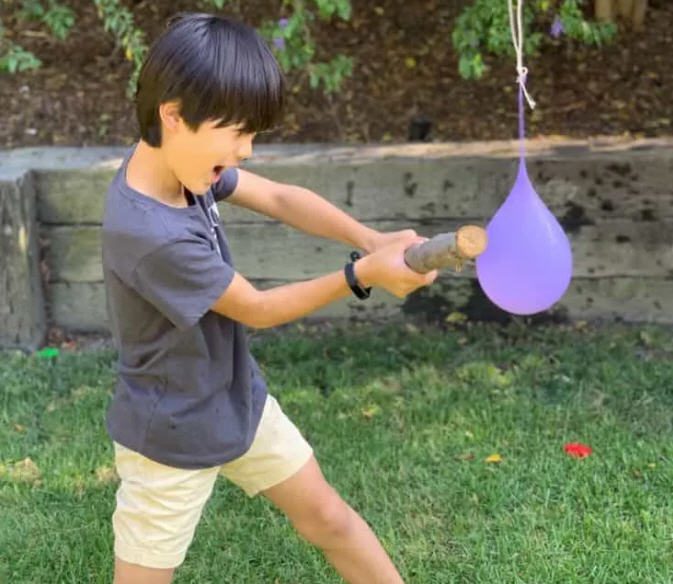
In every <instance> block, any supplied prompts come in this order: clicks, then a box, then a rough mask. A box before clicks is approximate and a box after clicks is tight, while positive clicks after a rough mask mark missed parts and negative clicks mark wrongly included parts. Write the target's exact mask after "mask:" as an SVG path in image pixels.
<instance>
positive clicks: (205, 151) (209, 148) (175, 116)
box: [159, 104, 255, 195]
mask: <svg viewBox="0 0 673 584" xmlns="http://www.w3.org/2000/svg"><path fill="white" fill-rule="evenodd" d="M162 108H163V109H164V111H162ZM159 111H160V116H161V119H162V121H163V127H162V130H163V133H162V145H161V149H162V151H163V152H164V156H165V159H166V163H167V165H168V166H169V167H170V168H171V169H172V171H173V173H174V174H175V177H176V178H177V179H178V181H180V183H181V184H183V185H184V186H185V187H186V188H188V189H189V190H190V191H191V192H192V193H194V194H199V195H202V194H204V193H205V192H206V191H207V190H208V189H209V188H210V186H211V185H212V184H213V183H215V182H217V180H218V179H219V175H220V173H221V172H222V171H223V170H224V169H225V168H227V167H231V166H238V165H239V163H240V162H241V161H242V160H245V159H246V158H249V157H250V156H251V155H252V141H253V139H254V137H255V134H249V133H243V132H241V129H240V125H238V124H237V125H231V126H225V127H222V128H217V127H215V126H216V125H217V122H218V120H208V121H205V122H203V123H202V124H201V125H200V126H199V128H198V129H197V130H196V132H195V131H193V130H191V129H190V128H189V127H187V125H186V124H185V122H184V120H183V119H182V117H181V116H180V115H179V109H178V108H177V107H172V106H171V104H162V105H161V106H160V107H159Z"/></svg>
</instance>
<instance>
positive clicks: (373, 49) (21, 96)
mask: <svg viewBox="0 0 673 584" xmlns="http://www.w3.org/2000/svg"><path fill="white" fill-rule="evenodd" d="M71 4H72V3H71ZM125 4H127V5H128V6H130V7H131V6H132V7H133V11H134V14H135V19H136V22H137V23H138V24H139V25H140V26H141V28H142V29H143V30H144V31H146V33H147V38H148V40H151V39H152V38H154V36H155V35H156V34H157V33H158V31H159V30H161V28H162V27H163V26H164V22H165V20H166V18H167V17H168V16H170V15H171V14H174V13H175V12H177V11H180V10H194V9H198V3H197V2H195V1H194V0H191V1H185V0H178V1H176V2H168V1H166V0H161V1H157V0H154V1H151V0H143V1H141V2H126V3H125ZM279 4H280V2H279V0H274V1H271V0H249V1H247V2H240V1H236V0H232V1H230V2H229V3H228V4H227V5H226V6H228V13H229V14H233V15H234V16H239V17H240V18H242V19H244V20H246V21H247V22H249V23H251V24H253V25H255V24H258V23H260V22H261V21H262V20H264V19H266V18H273V17H274V16H275V17H277V16H278V14H279V12H278V6H279ZM464 4H465V0H415V1H409V0H375V1H372V2H364V1H362V0H354V1H353V7H354V11H353V18H352V20H351V21H350V22H347V23H345V22H334V23H330V24H324V25H323V26H322V28H321V29H320V30H319V31H318V32H317V34H316V37H317V42H318V45H319V47H320V53H321V56H325V57H329V56H331V55H335V54H339V53H342V54H346V55H349V56H352V57H353V58H354V60H355V67H354V75H353V77H352V78H350V79H348V80H347V81H346V83H345V85H344V87H343V90H342V91H341V92H340V93H338V94H336V95H334V96H332V97H329V96H326V95H324V94H323V93H320V92H317V91H313V90H311V89H310V88H309V87H308V82H307V80H306V79H305V77H304V76H302V75H300V74H291V75H290V76H289V78H288V79H289V87H290V91H289V96H288V97H289V100H288V107H287V110H286V114H285V119H284V124H283V126H282V128H281V129H279V130H278V131H276V132H274V133H272V134H269V135H265V136H262V137H260V139H259V141H262V142H265V141H268V142H280V141H282V142H328V141H329V142H339V143H359V142H404V141H407V140H408V139H409V128H410V123H411V121H412V120H413V119H414V118H425V119H428V120H430V122H431V123H432V130H431V133H430V134H429V136H428V139H429V140H433V141H443V140H449V141H453V140H457V141H464V140H489V139H503V138H505V139H506V138H510V137H513V136H514V135H515V133H516V93H515V91H516V85H515V83H514V81H515V76H516V74H515V70H514V62H513V60H508V59H503V60H498V61H490V64H491V66H492V68H491V70H490V71H489V73H488V74H487V75H486V77H485V78H484V79H483V80H481V81H476V82H475V81H465V80H463V79H461V78H460V76H459V75H458V71H457V57H456V55H455V53H454V51H453V49H452V46H451V42H450V35H451V30H452V28H453V23H454V20H455V17H456V15H457V14H458V13H459V11H460V9H461V7H462V6H463V5H464ZM6 6H7V4H5V6H4V9H5V11H6V10H7V8H6ZM75 8H76V10H77V18H78V20H77V26H76V29H75V30H73V32H72V34H71V36H70V37H69V38H68V40H67V41H65V42H59V41H56V40H53V39H51V38H49V36H48V35H46V34H45V32H44V30H42V29H41V28H40V27H39V26H38V25H36V24H26V23H19V22H14V21H12V20H11V19H9V18H8V17H7V16H5V18H4V23H5V26H6V27H7V30H8V34H9V35H10V36H11V37H12V38H13V39H14V40H16V41H17V42H19V43H21V44H22V45H24V46H25V47H26V48H27V49H29V50H31V51H33V52H34V53H35V54H37V55H38V56H39V58H40V59H42V61H43V63H44V66H43V68H42V69H41V70H38V71H35V72H25V73H21V74H18V75H15V76H10V75H3V76H0V102H1V103H2V104H3V109H2V115H1V116H0V148H14V147H19V146H32V145H71V146H86V145H108V144H114V145H124V144H130V143H132V142H133V141H134V140H136V139H137V133H136V125H135V120H134V114H133V107H132V104H131V102H130V101H129V100H128V99H127V98H126V96H125V89H126V84H127V79H128V76H129V74H130V68H131V65H130V63H129V62H128V61H126V60H125V59H124V57H123V54H122V52H121V51H120V50H119V49H118V48H115V46H114V43H113V41H112V40H111V38H110V37H109V36H108V35H107V34H106V33H105V32H104V30H103V28H102V25H101V23H100V21H99V19H98V17H97V14H96V11H95V9H94V5H93V2H91V1H90V0H80V1H78V2H76V3H75ZM672 55H673V2H670V1H669V0H651V6H650V10H649V13H648V17H647V30H646V32H644V33H642V34H633V33H628V32H626V33H623V34H621V36H620V37H619V39H618V41H617V42H616V43H614V44H613V45H611V46H609V47H608V48H605V49H603V50H599V49H591V48H586V47H579V46H574V45H573V44H572V43H570V42H568V41H567V40H564V39H563V38H561V39H560V40H558V41H554V45H552V46H548V47H547V48H546V49H545V50H544V52H543V53H542V54H541V55H539V56H538V57H535V58H531V59H528V60H527V64H528V67H529V69H530V78H529V79H530V82H529V89H530V91H531V93H532V94H533V96H534V97H535V99H536V101H537V102H538V104H539V105H538V108H537V109H536V110H535V111H534V112H533V113H532V114H530V115H529V116H528V124H529V128H528V129H529V135H531V136H533V135H541V134H544V135H569V136H574V137H585V136H593V135H622V134H633V135H636V136H638V135H642V136H659V135H666V134H671V121H672V120H673V98H672V96H673V58H672Z"/></svg>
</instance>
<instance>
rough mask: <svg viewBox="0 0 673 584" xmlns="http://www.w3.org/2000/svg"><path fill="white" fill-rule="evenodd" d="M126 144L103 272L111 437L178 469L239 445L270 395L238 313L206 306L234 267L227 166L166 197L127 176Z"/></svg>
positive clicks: (111, 194) (229, 455)
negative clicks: (115, 356)
mask: <svg viewBox="0 0 673 584" xmlns="http://www.w3.org/2000/svg"><path fill="white" fill-rule="evenodd" d="M133 150H134V149H132V150H131V151H130V152H129V153H128V154H127V155H126V156H125V157H124V160H123V163H122V165H121V167H120V168H119V171H118V172H117V174H116V175H115V177H114V179H113V181H112V183H111V184H110V187H109V189H108V192H107V197H106V203H105V214H104V218H103V228H102V241H103V243H102V248H103V252H102V253H103V276H104V280H105V290H106V300H107V310H108V315H109V322H110V329H111V333H112V336H113V339H114V342H115V346H116V348H117V350H118V352H119V360H118V364H117V366H118V378H117V383H116V387H115V393H114V397H113V399H112V402H111V404H110V407H109V409H108V413H107V428H108V432H109V434H110V436H111V438H112V439H113V440H115V441H117V442H119V443H120V444H122V445H123V446H126V447H127V448H130V449H132V450H135V451H136V452H140V453H141V454H143V455H144V456H146V457H148V458H150V459H152V460H156V461H157V462H160V463H163V464H167V465H170V466H174V467H178V468H205V467H209V466H216V465H219V464H222V463H224V462H227V461H230V460H233V459H234V458H237V457H238V456H240V455H242V454H244V453H245V452H246V451H247V450H248V448H249V447H250V444H251V443H252V440H253V438H254V435H255V432H256V430H257V426H258V423H259V420H260V418H261V415H262V410H263V408H264V403H265V400H266V395H267V388H266V383H265V381H264V379H263V376H262V373H261V371H260V369H259V367H258V365H257V363H256V362H255V360H254V358H253V357H252V355H251V354H250V351H249V348H248V339H247V334H246V331H245V328H244V326H243V325H242V324H241V323H238V322H236V321H233V320H231V319H228V318H226V317H224V316H222V315H220V314H217V313H215V312H212V311H210V310H209V308H210V307H211V306H212V304H213V302H215V300H216V299H217V298H219V297H220V296H221V295H222V293H223V292H224V291H225V290H226V288H227V286H228V285H229V284H230V283H231V280H232V278H233V277H234V267H233V263H232V259H231V254H230V251H229V245H228V242H227V239H226V237H225V234H224V231H223V229H222V226H221V224H220V220H219V219H220V218H219V213H218V209H217V205H216V202H217V201H220V200H222V199H224V198H225V197H227V196H228V195H229V194H231V193H232V191H233V190H234V188H235V187H236V184H237V180H238V172H237V170H236V169H227V170H226V171H225V172H224V173H223V174H222V175H221V177H220V180H219V181H218V182H217V183H216V184H214V185H213V186H212V187H211V188H210V189H209V190H208V192H207V193H206V194H205V195H192V194H191V193H187V196H188V199H189V201H190V203H191V204H190V205H189V206H188V207H185V208H176V207H171V206H169V205H165V204H164V203H161V202H160V201H157V200H156V199H153V198H151V197H148V196H146V195H144V194H142V193H140V192H138V191H136V190H134V189H132V188H131V187H130V186H129V185H128V183H127V182H126V167H127V163H128V160H129V158H130V157H131V154H132V153H133Z"/></svg>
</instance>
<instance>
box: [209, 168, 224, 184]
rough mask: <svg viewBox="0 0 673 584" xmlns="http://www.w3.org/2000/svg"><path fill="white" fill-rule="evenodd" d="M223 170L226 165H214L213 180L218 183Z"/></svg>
mask: <svg viewBox="0 0 673 584" xmlns="http://www.w3.org/2000/svg"><path fill="white" fill-rule="evenodd" d="M223 170H224V166H214V167H213V176H212V182H214V183H216V182H217V181H218V180H220V176H222V171H223Z"/></svg>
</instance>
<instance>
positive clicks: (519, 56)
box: [507, 0, 535, 160]
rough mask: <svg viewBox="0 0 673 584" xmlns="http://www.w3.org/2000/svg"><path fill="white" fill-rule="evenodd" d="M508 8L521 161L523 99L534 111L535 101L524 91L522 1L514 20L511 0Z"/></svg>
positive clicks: (523, 150)
mask: <svg viewBox="0 0 673 584" xmlns="http://www.w3.org/2000/svg"><path fill="white" fill-rule="evenodd" d="M507 4H508V6H509V27H510V31H511V33H512V44H513V45H514V52H515V53H516V72H517V78H516V82H517V83H518V84H519V150H520V153H521V158H522V160H523V158H524V156H525V155H526V151H525V143H524V139H525V131H526V130H525V124H524V120H525V112H524V107H523V98H524V97H525V98H526V101H527V102H528V105H529V106H530V108H531V109H535V100H534V99H533V98H532V97H531V96H530V94H529V93H528V90H527V89H526V78H527V77H528V69H527V68H526V67H524V64H523V0H517V6H516V18H515V16H514V7H513V5H512V0H507Z"/></svg>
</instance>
